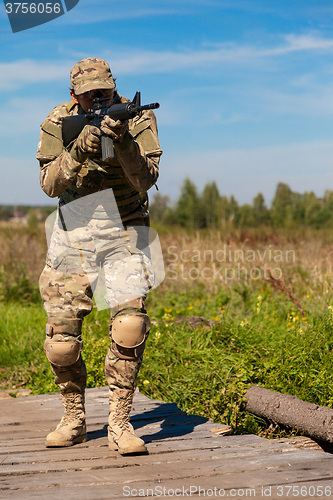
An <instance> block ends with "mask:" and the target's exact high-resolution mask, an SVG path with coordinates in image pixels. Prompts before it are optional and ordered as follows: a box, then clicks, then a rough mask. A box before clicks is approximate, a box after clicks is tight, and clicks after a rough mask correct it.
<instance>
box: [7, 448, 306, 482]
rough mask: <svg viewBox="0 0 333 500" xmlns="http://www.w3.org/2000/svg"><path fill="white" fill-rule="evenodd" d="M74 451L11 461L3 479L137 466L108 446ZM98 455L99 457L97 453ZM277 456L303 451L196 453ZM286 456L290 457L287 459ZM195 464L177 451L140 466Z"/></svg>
mask: <svg viewBox="0 0 333 500" xmlns="http://www.w3.org/2000/svg"><path fill="white" fill-rule="evenodd" d="M73 451H75V450H62V454H61V453H59V452H58V453H55V452H56V450H48V453H47V452H46V453H45V452H44V453H43V454H39V455H38V458H36V456H35V457H34V458H33V457H32V458H30V460H27V459H26V458H25V459H23V458H22V457H8V458H7V460H5V461H4V462H3V463H2V465H1V467H0V477H4V476H6V475H15V474H22V473H24V474H26V473H36V472H48V471H49V470H50V469H51V468H52V470H54V471H55V470H57V471H59V472H66V470H72V469H74V470H78V469H84V468H88V469H89V468H91V467H93V468H99V467H103V465H104V464H105V461H106V460H107V463H108V466H109V467H113V466H115V467H118V466H119V464H120V465H121V466H127V465H131V464H132V463H133V462H132V460H131V459H128V458H125V457H122V458H121V457H119V455H118V454H117V453H115V452H109V451H108V449H107V447H106V446H105V447H104V449H103V450H101V449H99V450H95V453H89V451H91V450H89V449H85V450H82V449H81V454H80V455H79V454H78V452H76V454H75V458H74V456H73ZM97 451H98V453H97ZM275 453H284V454H286V453H292V455H293V456H292V458H293V459H296V454H297V453H298V454H299V450H298V449H297V448H295V447H290V446H286V447H284V446H283V445H282V446H281V445H279V444H278V443H276V445H275V446H274V445H272V446H271V447H269V448H253V447H245V446H243V447H241V448H238V449H237V450H235V449H234V448H222V447H219V446H216V447H211V448H202V449H196V450H195V460H204V459H206V458H207V456H208V457H209V459H210V460H215V459H218V458H221V459H222V458H223V459H225V458H226V456H227V458H228V460H233V459H236V458H237V457H239V456H241V457H242V459H249V458H251V457H255V458H258V457H260V456H267V455H270V456H271V455H273V454H275ZM285 456H286V455H285ZM192 460H193V450H179V449H175V450H172V451H168V452H165V453H158V454H157V453H155V454H149V455H144V456H142V457H141V458H140V466H141V465H146V464H156V463H159V464H161V463H164V462H168V463H171V462H181V463H182V462H184V461H192Z"/></svg>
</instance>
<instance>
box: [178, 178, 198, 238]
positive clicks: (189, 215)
mask: <svg viewBox="0 0 333 500" xmlns="http://www.w3.org/2000/svg"><path fill="white" fill-rule="evenodd" d="M175 213H176V217H177V221H178V223H179V224H181V225H183V226H184V227H186V228H187V229H198V228H199V222H200V217H199V213H200V198H199V195H198V192H197V187H196V185H195V184H194V182H192V181H191V180H190V179H189V178H188V177H187V178H186V179H185V180H184V182H183V185H182V187H181V190H180V196H179V198H178V201H177V203H176V210H175Z"/></svg>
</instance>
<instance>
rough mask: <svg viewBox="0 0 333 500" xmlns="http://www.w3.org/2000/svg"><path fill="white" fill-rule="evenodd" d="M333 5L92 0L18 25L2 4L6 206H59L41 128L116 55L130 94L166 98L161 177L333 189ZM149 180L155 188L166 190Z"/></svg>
mask: <svg viewBox="0 0 333 500" xmlns="http://www.w3.org/2000/svg"><path fill="white" fill-rule="evenodd" d="M332 26H333V6H332V2H331V1H328V0H320V1H318V0H233V1H231V0H230V1H229V0H226V1H224V0H219V1H218V0H177V1H174V0H168V1H165V0H160V1H159V2H155V1H151V0H142V1H140V2H138V1H135V2H134V1H133V0H128V1H126V2H115V1H113V0H80V2H79V4H78V5H77V6H76V7H75V8H74V9H73V10H72V11H70V12H68V13H67V14H65V15H64V16H62V17H60V18H58V19H56V20H53V21H51V22H49V23H47V24H44V25H42V26H39V27H36V28H32V29H29V30H26V31H22V32H19V33H15V34H13V33H12V32H11V29H10V25H9V21H8V19H7V16H6V13H5V9H4V5H3V4H2V3H1V4H0V44H1V55H0V109H1V118H2V119H1V121H0V145H1V148H0V165H1V172H2V182H1V184H0V204H3V203H8V204H13V203H16V204H18V203H22V204H54V203H55V200H51V199H50V198H48V197H47V196H46V195H45V194H44V193H43V192H42V190H41V188H40V186H39V166H38V163H37V161H36V160H35V155H36V148H37V143H38V138H39V126H40V123H41V122H42V121H43V120H44V118H45V117H46V115H47V114H48V113H49V111H50V110H51V109H52V108H53V107H54V106H55V105H57V104H60V103H61V102H64V101H67V100H68V88H69V71H70V68H71V67H72V66H73V64H75V63H76V62H77V61H78V60H80V59H82V58H83V57H89V56H95V57H102V58H104V59H106V60H107V61H108V62H109V64H110V66H111V69H112V72H113V74H114V76H115V77H117V87H118V90H119V92H120V93H121V94H122V95H125V96H126V97H130V98H132V97H133V96H134V94H135V91H136V90H140V91H141V95H142V100H143V101H144V102H155V101H159V102H160V104H161V107H160V109H158V110H156V116H157V119H158V124H159V135H160V142H161V146H162V149H163V150H164V153H163V156H162V159H161V164H160V179H159V181H158V186H159V190H160V193H161V194H167V195H169V196H170V198H171V200H175V199H176V198H177V197H178V195H179V189H180V186H181V184H182V182H183V181H184V179H185V177H190V178H191V179H192V180H193V181H194V182H195V184H196V185H197V187H198V190H199V191H201V190H202V189H203V187H204V185H205V184H206V183H207V182H211V181H212V180H215V181H216V183H217V185H218V187H219V190H220V193H221V194H225V195H228V196H230V195H231V194H233V195H234V196H235V198H236V199H237V200H238V201H239V202H240V203H247V202H251V201H252V199H253V197H254V196H256V194H257V193H258V192H262V193H263V194H264V196H265V199H266V202H267V204H270V202H271V200H272V198H273V196H274V191H275V188H276V185H277V183H278V182H285V183H287V184H289V186H290V187H291V188H292V189H293V190H294V191H298V192H305V191H312V190H313V191H314V192H315V193H316V194H317V196H323V194H324V192H325V190H326V189H333V28H332ZM155 192H156V191H155V189H154V188H153V189H152V190H151V195H152V196H153V195H154V194H155Z"/></svg>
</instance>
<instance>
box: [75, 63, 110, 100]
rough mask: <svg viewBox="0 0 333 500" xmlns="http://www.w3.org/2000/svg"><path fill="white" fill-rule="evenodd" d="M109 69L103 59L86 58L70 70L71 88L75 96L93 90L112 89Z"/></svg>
mask: <svg viewBox="0 0 333 500" xmlns="http://www.w3.org/2000/svg"><path fill="white" fill-rule="evenodd" d="M115 86H116V85H115V83H114V79H113V77H112V74H111V70H110V67H109V65H108V63H107V62H106V61H104V60H103V59H98V58H97V57H86V58H85V59H82V60H81V61H79V62H77V63H76V64H75V65H74V66H73V68H72V69H71V88H72V89H73V91H74V93H75V94H76V95H80V94H83V93H84V92H88V91H89V90H95V89H114V88H115Z"/></svg>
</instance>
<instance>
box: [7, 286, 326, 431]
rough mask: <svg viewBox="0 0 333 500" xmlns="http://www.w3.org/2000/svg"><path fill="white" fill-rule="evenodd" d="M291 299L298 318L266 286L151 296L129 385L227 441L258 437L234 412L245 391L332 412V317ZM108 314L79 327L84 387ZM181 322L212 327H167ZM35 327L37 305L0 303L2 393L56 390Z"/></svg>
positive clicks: (100, 360)
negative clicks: (206, 424) (138, 363)
mask: <svg viewBox="0 0 333 500" xmlns="http://www.w3.org/2000/svg"><path fill="white" fill-rule="evenodd" d="M301 300H302V305H303V308H304V309H305V311H306V312H305V315H301V314H300V312H299V311H298V309H297V308H296V307H295V305H294V303H293V302H291V301H290V300H289V298H288V297H287V296H285V295H284V294H282V293H281V292H278V291H276V290H274V289H272V288H271V287H270V285H269V284H267V283H266V284H265V283H264V284H262V283H261V284H259V283H257V284H255V285H252V286H251V289H250V288H249V287H248V286H245V285H234V286H232V287H229V289H228V290H226V289H224V288H220V289H218V290H216V292H215V293H213V294H211V295H210V296H207V295H206V293H205V288H204V287H203V286H199V285H196V286H194V287H192V288H187V289H185V288H183V289H181V288H180V289H178V290H177V291H171V290H166V289H165V287H163V286H162V287H160V288H158V289H157V290H154V291H152V292H151V293H150V294H149V297H148V301H147V305H148V309H149V312H150V317H151V320H152V328H151V333H150V336H149V339H148V341H147V348H146V351H145V359H144V363H143V366H142V369H141V371H140V373H139V378H138V384H139V388H140V390H141V391H142V392H143V393H145V394H147V395H148V396H149V397H153V398H158V399H161V400H163V401H166V402H175V403H177V405H178V406H179V407H180V408H182V409H183V410H184V411H186V412H189V413H195V414H198V415H202V416H205V417H211V418H213V419H214V421H215V422H223V423H227V424H230V425H232V426H233V428H234V431H235V432H237V433H242V432H254V433H258V434H259V433H262V432H266V431H265V429H267V424H266V423H264V422H263V421H262V420H260V419H258V418H256V417H254V416H252V415H249V414H248V413H247V412H245V411H244V410H243V401H244V394H245V392H246V390H247V389H248V388H249V387H250V386H251V385H252V384H259V385H261V386H264V387H266V388H268V389H272V390H276V391H280V392H283V393H288V394H294V395H296V396H298V397H299V398H301V399H304V400H306V401H310V402H313V403H316V404H320V405H326V406H333V396H332V395H333V382H332V377H331V374H332V369H333V360H332V355H331V352H332V344H333V339H332V336H331V331H332V326H333V315H332V310H331V309H330V308H329V307H328V303H327V299H322V300H321V302H320V307H318V303H319V302H318V303H316V302H315V301H314V300H313V299H311V297H308V296H306V295H304V296H303V297H301ZM108 314H109V313H108V311H107V310H105V311H100V312H98V311H96V310H94V311H93V312H92V313H91V314H90V315H89V316H88V317H87V318H86V320H85V324H84V330H83V340H84V359H85V361H86V364H87V369H88V374H89V376H88V387H96V386H100V385H105V379H104V357H105V354H106V351H107V347H108V344H109V339H108V326H109V317H108ZM190 315H193V316H204V317H205V318H208V319H213V320H214V321H215V324H214V326H213V327H212V328H205V327H200V328H197V329H191V328H190V327H189V326H187V325H186V324H184V323H183V324H177V325H176V324H175V321H176V319H177V317H179V316H190ZM45 322H46V316H45V312H44V310H43V307H42V304H41V302H40V301H36V303H30V305H27V303H25V302H22V301H21V302H20V301H17V300H16V301H15V302H13V301H8V302H4V303H3V304H2V306H1V315H0V333H1V337H0V366H1V369H0V384H1V386H2V387H3V388H9V389H13V391H15V388H17V387H18V386H25V387H28V388H31V389H32V391H33V393H43V392H54V391H56V390H57V388H56V386H55V385H54V383H53V375H52V373H51V370H50V368H49V365H48V362H47V361H46V358H45V355H44V352H43V342H44V330H45ZM278 432H279V433H281V432H282V431H281V430H279V431H278ZM279 435H281V434H279Z"/></svg>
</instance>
